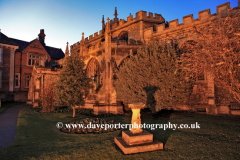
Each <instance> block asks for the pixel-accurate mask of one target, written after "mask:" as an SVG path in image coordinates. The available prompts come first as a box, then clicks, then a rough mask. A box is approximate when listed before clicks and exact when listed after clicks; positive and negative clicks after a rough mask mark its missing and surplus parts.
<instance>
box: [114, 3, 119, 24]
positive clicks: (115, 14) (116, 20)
mask: <svg viewBox="0 0 240 160" xmlns="http://www.w3.org/2000/svg"><path fill="white" fill-rule="evenodd" d="M117 15H118V14H117V7H115V13H114V16H115V18H114V22H115V23H117V22H118V18H117Z"/></svg>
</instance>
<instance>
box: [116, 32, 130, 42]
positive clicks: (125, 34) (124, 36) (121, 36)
mask: <svg viewBox="0 0 240 160" xmlns="http://www.w3.org/2000/svg"><path fill="white" fill-rule="evenodd" d="M118 39H119V40H125V41H128V32H127V31H123V32H121V33H120V34H119V35H118Z"/></svg>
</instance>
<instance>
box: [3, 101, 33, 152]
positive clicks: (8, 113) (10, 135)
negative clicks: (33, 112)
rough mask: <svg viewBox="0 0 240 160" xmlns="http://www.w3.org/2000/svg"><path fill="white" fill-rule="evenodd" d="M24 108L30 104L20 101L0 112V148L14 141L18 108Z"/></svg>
mask: <svg viewBox="0 0 240 160" xmlns="http://www.w3.org/2000/svg"><path fill="white" fill-rule="evenodd" d="M25 108H30V106H27V105H26V104H25V103H22V104H18V105H15V106H12V107H9V108H7V109H6V110H5V111H3V112H2V113H0V150H1V149H2V148H4V147H7V146H9V145H10V144H11V143H13V142H14V141H15V135H16V129H17V117H18V114H19V112H20V110H21V109H25Z"/></svg>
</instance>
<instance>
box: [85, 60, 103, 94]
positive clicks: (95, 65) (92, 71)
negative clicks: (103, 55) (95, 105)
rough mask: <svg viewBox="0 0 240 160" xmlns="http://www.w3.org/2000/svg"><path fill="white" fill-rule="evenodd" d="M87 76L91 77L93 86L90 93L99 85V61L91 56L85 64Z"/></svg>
mask: <svg viewBox="0 0 240 160" xmlns="http://www.w3.org/2000/svg"><path fill="white" fill-rule="evenodd" d="M86 71H87V76H88V77H89V78H91V79H92V85H93V86H94V87H93V89H92V91H91V92H92V93H94V91H95V90H96V89H97V88H98V87H99V85H100V66H99V62H98V61H97V60H96V59H95V58H92V59H91V60H90V61H89V63H88V65H87V69H86Z"/></svg>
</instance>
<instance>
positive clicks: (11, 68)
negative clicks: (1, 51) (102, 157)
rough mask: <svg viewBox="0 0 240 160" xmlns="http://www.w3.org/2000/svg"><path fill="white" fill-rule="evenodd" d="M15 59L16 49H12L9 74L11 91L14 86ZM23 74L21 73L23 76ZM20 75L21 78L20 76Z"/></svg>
mask: <svg viewBox="0 0 240 160" xmlns="http://www.w3.org/2000/svg"><path fill="white" fill-rule="evenodd" d="M14 59H15V49H12V48H11V49H10V71H9V72H10V75H9V92H13V88H14V63H15V62H14ZM21 76H22V75H20V77H21ZM20 77H19V78H20ZM20 87H21V82H20Z"/></svg>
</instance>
